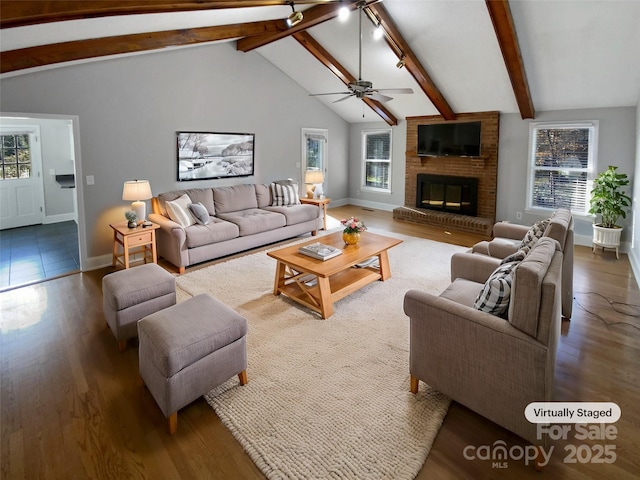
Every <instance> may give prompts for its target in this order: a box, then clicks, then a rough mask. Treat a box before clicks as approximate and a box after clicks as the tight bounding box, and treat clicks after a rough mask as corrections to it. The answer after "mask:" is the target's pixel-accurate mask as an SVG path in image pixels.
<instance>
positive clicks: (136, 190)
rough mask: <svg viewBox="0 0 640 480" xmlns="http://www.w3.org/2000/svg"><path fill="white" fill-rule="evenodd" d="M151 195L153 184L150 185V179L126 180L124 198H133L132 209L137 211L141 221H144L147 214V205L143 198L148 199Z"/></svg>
mask: <svg viewBox="0 0 640 480" xmlns="http://www.w3.org/2000/svg"><path fill="white" fill-rule="evenodd" d="M151 197H152V194H151V185H149V181H148V180H131V181H129V182H124V187H123V189H122V199H123V200H133V202H132V203H131V209H132V210H133V211H134V212H136V216H137V217H138V221H139V222H143V221H144V220H145V217H146V216H147V205H146V204H145V203H144V202H143V201H142V200H148V199H149V198H151Z"/></svg>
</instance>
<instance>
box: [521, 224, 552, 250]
mask: <svg viewBox="0 0 640 480" xmlns="http://www.w3.org/2000/svg"><path fill="white" fill-rule="evenodd" d="M550 221H551V219H550V218H547V219H546V220H540V221H539V222H536V223H534V224H533V225H532V226H531V228H530V229H529V231H528V232H527V233H526V235H525V236H524V238H523V239H522V243H521V244H520V248H525V247H528V248H532V247H533V246H534V245H535V244H536V242H537V241H538V240H539V239H540V238H541V237H542V235H543V234H544V231H545V230H546V229H547V225H549V222H550Z"/></svg>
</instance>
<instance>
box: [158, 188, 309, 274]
mask: <svg viewBox="0 0 640 480" xmlns="http://www.w3.org/2000/svg"><path fill="white" fill-rule="evenodd" d="M184 194H187V196H188V197H189V199H190V200H191V202H192V203H201V204H202V205H203V206H204V208H206V216H207V222H208V223H207V224H206V225H202V224H198V223H196V224H193V225H189V226H187V227H184V226H181V225H180V224H179V223H176V222H175V221H173V220H171V218H169V213H168V212H167V205H166V203H167V202H170V201H175V200H176V199H179V198H180V197H182V196H183V195H184ZM151 203H152V206H153V213H152V214H150V215H149V220H151V221H152V222H154V223H157V224H159V225H160V228H159V229H158V230H157V231H156V242H157V249H158V255H159V256H161V257H163V258H164V259H165V260H167V261H168V262H170V263H172V264H173V265H175V266H176V267H178V270H179V272H180V273H184V271H185V268H186V267H188V266H190V265H195V264H197V263H201V262H205V261H208V260H213V259H215V258H219V257H224V256H226V255H231V254H233V253H238V252H241V251H244V250H248V249H251V248H256V247H259V246H262V245H267V244H269V243H273V242H278V241H281V240H285V239H287V238H293V237H296V236H298V235H302V234H305V233H311V234H312V235H315V234H316V233H317V231H318V228H319V226H320V221H321V218H320V217H321V211H320V209H319V208H318V207H316V206H315V205H301V204H293V205H280V206H278V205H274V203H277V202H274V198H273V194H272V189H271V188H270V187H269V185H263V184H245V185H234V186H226V187H213V188H191V189H186V190H174V191H171V192H166V193H161V194H159V195H158V196H157V197H154V198H153V199H152V202H151Z"/></svg>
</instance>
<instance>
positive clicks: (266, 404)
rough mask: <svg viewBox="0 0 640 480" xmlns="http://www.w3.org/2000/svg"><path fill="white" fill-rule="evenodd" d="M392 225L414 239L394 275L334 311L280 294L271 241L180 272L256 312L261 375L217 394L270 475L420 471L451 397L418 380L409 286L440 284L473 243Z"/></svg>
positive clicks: (250, 314)
mask: <svg viewBox="0 0 640 480" xmlns="http://www.w3.org/2000/svg"><path fill="white" fill-rule="evenodd" d="M380 233H382V234H384V232H380ZM364 235H366V233H364ZM388 235H389V236H394V237H396V238H401V239H402V240H403V241H404V242H403V243H402V244H401V245H399V246H397V247H394V248H392V249H391V250H390V251H389V258H390V263H391V272H392V278H391V279H389V280H387V281H385V282H375V283H373V284H371V285H369V286H367V287H365V288H363V289H361V290H360V291H358V292H356V293H354V294H352V295H350V296H348V297H346V298H344V299H342V300H340V301H338V302H336V303H335V305H334V309H335V313H334V315H333V316H332V317H330V318H329V319H327V320H322V319H320V317H319V315H318V314H316V313H314V312H311V311H310V310H307V309H306V308H304V307H302V306H300V305H298V304H296V303H294V302H292V301H290V300H288V299H286V298H285V297H283V296H278V297H276V296H274V295H273V281H274V277H275V268H276V262H275V260H273V259H272V258H270V257H268V256H267V254H266V253H265V252H260V253H255V254H251V255H247V256H245V257H241V258H239V259H234V260H230V261H228V262H224V263H220V264H217V265H213V266H211V267H207V268H204V269H201V270H197V271H194V272H191V273H187V274H185V275H182V276H180V277H178V279H177V285H178V299H179V301H182V300H184V299H186V298H189V297H190V296H193V295H197V294H200V293H205V292H207V293H210V294H212V295H213V296H215V297H216V298H218V299H219V300H220V301H222V302H224V303H226V304H227V305H229V306H230V307H232V308H234V309H235V310H236V311H237V312H238V313H239V314H241V315H242V316H244V317H245V318H246V319H247V320H248V323H249V333H248V337H247V356H248V368H247V373H248V378H249V383H248V384H247V385H245V386H240V385H239V383H238V379H237V377H233V378H232V379H230V380H229V381H228V382H226V383H225V384H223V385H221V386H220V387H218V388H216V389H214V390H212V391H210V392H209V393H208V394H207V395H206V396H205V398H206V399H207V401H208V402H209V404H210V405H211V406H212V407H213V409H214V410H215V412H216V413H217V415H218V416H219V417H220V419H221V420H222V422H223V423H224V424H225V425H226V427H227V428H228V429H229V430H230V431H231V432H232V434H233V435H234V437H235V438H236V439H237V440H238V442H239V443H240V444H241V445H242V446H243V448H244V449H245V450H246V451H247V452H248V454H249V455H250V456H251V458H252V460H253V461H254V462H255V464H256V465H257V466H258V468H259V469H260V470H261V471H262V472H263V473H264V474H265V476H266V477H267V478H273V479H275V478H291V479H323V478H336V479H412V478H414V477H415V476H416V475H417V473H418V472H419V471H420V469H421V467H422V465H423V463H424V461H425V459H426V458H427V455H428V454H429V450H430V448H431V445H432V444H433V441H434V439H435V437H436V435H437V433H438V430H439V428H440V425H441V424H442V421H443V419H444V417H445V415H446V413H447V410H448V408H449V403H450V401H449V399H448V398H447V397H445V396H444V395H442V394H440V393H438V392H436V391H433V390H432V389H431V388H430V387H428V386H426V385H424V384H423V383H422V382H421V384H420V391H419V392H418V394H417V395H413V394H411V393H410V391H409V321H408V318H407V317H406V316H405V314H404V312H403V309H402V303H403V297H404V294H405V293H406V291H407V290H410V289H412V288H417V289H422V290H424V291H427V292H431V293H434V294H437V293H440V292H441V291H442V290H443V289H444V288H445V287H446V286H447V285H448V284H449V259H450V257H451V255H452V254H453V253H454V252H456V251H463V250H465V249H464V248H463V247H457V246H453V245H448V244H443V243H438V242H433V241H429V240H424V239H418V238H414V237H407V236H403V235H399V234H388Z"/></svg>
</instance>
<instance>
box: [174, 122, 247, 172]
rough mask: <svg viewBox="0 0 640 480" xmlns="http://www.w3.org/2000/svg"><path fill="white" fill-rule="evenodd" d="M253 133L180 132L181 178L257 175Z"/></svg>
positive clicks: (178, 135)
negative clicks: (254, 170) (255, 171)
mask: <svg viewBox="0 0 640 480" xmlns="http://www.w3.org/2000/svg"><path fill="white" fill-rule="evenodd" d="M254 137H255V135H254V134H253V133H213V132H177V141H178V145H177V150H178V181H181V182H182V181H189V180H207V179H212V178H227V177H248V176H250V175H253V163H254V155H253V145H254Z"/></svg>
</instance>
